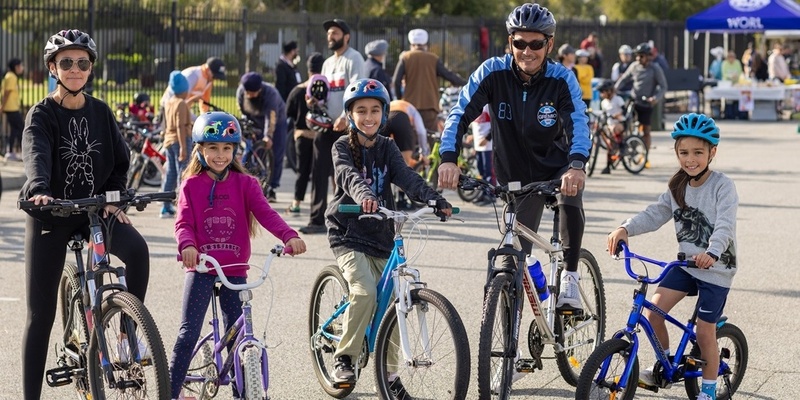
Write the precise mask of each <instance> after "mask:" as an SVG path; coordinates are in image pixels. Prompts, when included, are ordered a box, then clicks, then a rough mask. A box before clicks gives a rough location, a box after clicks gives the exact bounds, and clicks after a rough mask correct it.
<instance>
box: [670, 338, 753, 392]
mask: <svg viewBox="0 0 800 400" xmlns="http://www.w3.org/2000/svg"><path fill="white" fill-rule="evenodd" d="M717 347H718V348H719V353H720V361H721V362H725V363H727V364H728V368H727V369H726V370H725V371H720V375H719V377H718V378H717V400H728V399H730V398H731V397H732V396H733V394H734V393H735V392H736V390H737V389H739V384H741V383H742V379H743V378H744V373H745V371H746V370H747V358H748V350H747V339H746V338H745V336H744V333H742V330H741V329H739V328H738V327H737V326H735V325H733V324H729V323H726V324H725V325H722V327H721V328H719V329H717ZM690 355H692V356H694V357H696V358H702V357H701V356H702V354H700V347H699V346H697V345H695V346H693V347H692V351H691V353H690ZM697 369H698V368H697V367H696V366H693V365H688V364H687V365H686V370H687V371H697ZM726 376H727V378H728V379H729V380H730V387H728V386H727V385H726V384H725V378H726ZM701 383H702V378H694V379H688V378H687V379H686V380H685V381H684V386H685V388H686V394H688V395H689V398H690V399H693V398H696V397H697V395H698V394H700V384H701Z"/></svg>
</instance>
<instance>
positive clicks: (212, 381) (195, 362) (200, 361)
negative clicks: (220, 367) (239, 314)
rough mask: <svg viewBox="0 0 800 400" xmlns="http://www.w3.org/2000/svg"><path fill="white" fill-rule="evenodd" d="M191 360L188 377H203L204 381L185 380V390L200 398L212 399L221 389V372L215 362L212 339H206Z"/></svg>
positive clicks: (187, 393)
mask: <svg viewBox="0 0 800 400" xmlns="http://www.w3.org/2000/svg"><path fill="white" fill-rule="evenodd" d="M198 345H199V346H200V347H199V348H198V349H197V351H196V352H195V354H194V357H192V360H191V361H190V362H189V369H188V370H187V371H186V378H202V379H204V382H202V383H201V382H187V380H184V382H183V392H184V394H186V395H192V396H194V397H198V398H204V399H211V398H214V397H215V396H216V395H217V391H218V390H219V372H218V371H217V366H216V364H215V363H214V351H213V350H212V349H211V341H210V340H204V341H203V342H202V344H200V343H198Z"/></svg>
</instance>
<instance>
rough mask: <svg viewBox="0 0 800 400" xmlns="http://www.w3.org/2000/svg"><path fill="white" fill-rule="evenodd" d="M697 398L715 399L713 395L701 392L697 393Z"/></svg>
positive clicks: (703, 399) (698, 399)
mask: <svg viewBox="0 0 800 400" xmlns="http://www.w3.org/2000/svg"><path fill="white" fill-rule="evenodd" d="M697 400H714V399H713V398H712V397H711V396H709V395H708V393H705V392H700V394H698V395H697Z"/></svg>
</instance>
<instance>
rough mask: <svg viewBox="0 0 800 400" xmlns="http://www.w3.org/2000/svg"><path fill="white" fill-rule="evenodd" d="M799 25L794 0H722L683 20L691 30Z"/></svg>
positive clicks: (752, 29) (755, 29) (730, 30)
mask: <svg viewBox="0 0 800 400" xmlns="http://www.w3.org/2000/svg"><path fill="white" fill-rule="evenodd" d="M798 28H800V5H799V4H797V3H795V2H794V1H793V0H724V1H722V2H720V3H719V4H717V5H715V6H713V7H711V8H709V9H707V10H705V11H702V12H700V13H697V14H695V15H692V16H691V17H689V18H688V19H687V20H686V30H688V31H690V32H698V31H699V32H712V33H752V32H764V31H768V30H778V29H798Z"/></svg>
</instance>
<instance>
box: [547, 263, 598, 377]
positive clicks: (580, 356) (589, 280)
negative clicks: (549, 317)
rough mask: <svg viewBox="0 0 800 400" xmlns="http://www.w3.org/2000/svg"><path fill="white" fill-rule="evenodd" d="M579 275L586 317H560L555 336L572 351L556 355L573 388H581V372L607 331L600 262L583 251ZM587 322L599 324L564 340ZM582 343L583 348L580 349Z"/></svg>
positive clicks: (559, 366)
mask: <svg viewBox="0 0 800 400" xmlns="http://www.w3.org/2000/svg"><path fill="white" fill-rule="evenodd" d="M578 274H579V275H580V281H579V282H580V283H579V285H580V287H581V293H583V294H585V297H584V296H583V295H582V296H581V302H582V303H583V315H580V316H568V315H562V316H560V317H561V318H559V319H558V321H559V323H558V324H556V329H555V331H556V332H554V333H555V334H556V337H557V338H558V339H557V340H558V343H560V344H561V345H562V346H564V348H567V349H569V350H566V351H562V352H557V353H556V364H558V370H559V372H561V377H562V378H564V381H566V382H567V383H568V384H570V385H572V386H577V385H578V378H579V377H580V370H581V368H582V367H583V365H584V364H585V363H586V360H588V359H589V356H591V354H592V352H594V350H595V348H597V346H598V345H599V344H600V343H602V342H603V338H604V336H605V329H606V294H605V287H604V285H603V276H602V274H601V273H600V266H599V265H598V264H597V260H596V259H595V258H594V255H592V253H591V252H589V250H586V249H581V253H580V259H579V260H578ZM588 318H593V320H594V321H596V323H594V324H589V325H586V326H584V327H582V328H580V329H579V330H577V331H575V333H573V334H572V335H570V336H569V337H568V338H564V335H563V333H564V332H568V331H569V330H570V329H571V328H572V327H576V326H579V325H580V324H582V323H583V322H585V321H586V320H587V319H588ZM581 343H583V344H584V345H582V346H579V345H580V344H581ZM574 346H577V347H574Z"/></svg>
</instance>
